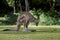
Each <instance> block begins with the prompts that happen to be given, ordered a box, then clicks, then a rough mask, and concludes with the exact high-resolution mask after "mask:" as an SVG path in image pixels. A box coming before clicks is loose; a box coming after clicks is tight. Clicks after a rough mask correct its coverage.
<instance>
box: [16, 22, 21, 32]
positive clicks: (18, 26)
mask: <svg viewBox="0 0 60 40" xmlns="http://www.w3.org/2000/svg"><path fill="white" fill-rule="evenodd" d="M20 26H21V24H20V23H19V22H18V23H17V30H16V31H19V29H20Z"/></svg>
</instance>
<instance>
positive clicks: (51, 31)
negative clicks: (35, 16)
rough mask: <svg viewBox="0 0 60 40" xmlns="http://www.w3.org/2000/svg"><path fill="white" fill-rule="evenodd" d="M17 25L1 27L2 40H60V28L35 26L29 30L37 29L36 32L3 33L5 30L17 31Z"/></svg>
mask: <svg viewBox="0 0 60 40" xmlns="http://www.w3.org/2000/svg"><path fill="white" fill-rule="evenodd" d="M15 26H16V25H2V26H0V40H60V26H58V25H56V26H55V25H54V26H37V27H36V26H34V25H29V29H36V32H28V33H26V32H23V31H22V30H23V27H21V29H20V31H18V32H17V31H2V30H3V29H15V28H16V27H15Z"/></svg>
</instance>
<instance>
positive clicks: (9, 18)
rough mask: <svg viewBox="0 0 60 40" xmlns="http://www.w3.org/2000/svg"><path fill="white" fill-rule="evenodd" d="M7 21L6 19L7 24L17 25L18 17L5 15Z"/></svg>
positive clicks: (11, 14)
mask: <svg viewBox="0 0 60 40" xmlns="http://www.w3.org/2000/svg"><path fill="white" fill-rule="evenodd" d="M5 19H6V22H7V24H16V21H17V15H15V14H13V13H10V14H8V15H5Z"/></svg>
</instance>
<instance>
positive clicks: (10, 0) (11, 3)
mask: <svg viewBox="0 0 60 40" xmlns="http://www.w3.org/2000/svg"><path fill="white" fill-rule="evenodd" d="M6 1H7V3H8V4H9V6H14V0H6Z"/></svg>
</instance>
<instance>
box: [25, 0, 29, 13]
mask: <svg viewBox="0 0 60 40" xmlns="http://www.w3.org/2000/svg"><path fill="white" fill-rule="evenodd" d="M25 6H26V8H25V10H26V11H27V12H28V11H29V3H28V0H25Z"/></svg>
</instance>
